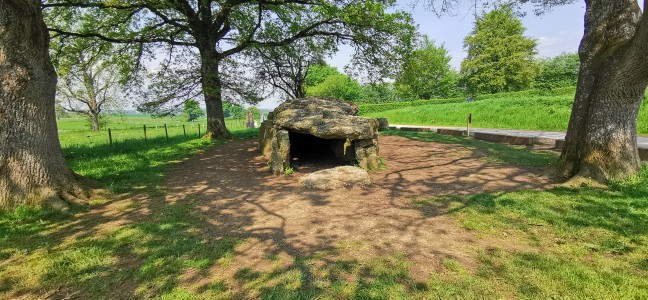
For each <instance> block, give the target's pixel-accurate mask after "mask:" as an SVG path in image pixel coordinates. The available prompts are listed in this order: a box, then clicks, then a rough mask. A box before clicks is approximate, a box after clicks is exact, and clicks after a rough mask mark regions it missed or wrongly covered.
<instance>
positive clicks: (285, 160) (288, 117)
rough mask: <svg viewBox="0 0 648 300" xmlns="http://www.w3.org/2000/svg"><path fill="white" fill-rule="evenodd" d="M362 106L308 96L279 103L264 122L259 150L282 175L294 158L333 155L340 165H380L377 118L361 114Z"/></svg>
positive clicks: (374, 166)
mask: <svg viewBox="0 0 648 300" xmlns="http://www.w3.org/2000/svg"><path fill="white" fill-rule="evenodd" d="M357 114H358V106H357V105H355V104H352V103H348V102H344V101H341V100H337V99H329V98H321V97H306V98H300V99H293V100H289V101H286V102H284V103H282V104H281V105H279V106H278V107H277V108H276V109H275V110H274V111H273V112H272V113H270V114H269V115H268V119H267V120H266V121H264V122H263V123H262V124H261V128H260V133H259V150H260V151H261V152H262V153H263V155H264V156H265V157H266V158H268V159H269V160H270V163H269V165H270V168H271V169H272V172H273V173H275V174H281V173H283V172H284V171H285V169H286V168H287V167H290V165H291V163H292V160H294V159H312V158H322V157H329V158H330V159H331V160H334V161H337V162H339V164H357V165H358V166H360V167H361V168H364V169H372V168H377V167H379V164H380V158H379V156H378V129H379V127H380V124H379V122H378V121H377V120H376V119H372V118H364V117H358V116H357Z"/></svg>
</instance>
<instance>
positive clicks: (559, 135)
mask: <svg viewBox="0 0 648 300" xmlns="http://www.w3.org/2000/svg"><path fill="white" fill-rule="evenodd" d="M389 126H390V127H396V128H401V127H410V128H430V129H432V130H436V129H455V130H466V127H445V126H417V125H400V124H390V125H389ZM476 132H482V133H490V134H502V135H509V136H519V137H537V138H541V139H552V140H564V139H565V133H564V132H556V131H536V130H513V129H487V128H471V129H470V133H471V135H472V134H473V133H476ZM637 147H638V148H641V149H648V137H646V136H642V137H639V138H638V140H637Z"/></svg>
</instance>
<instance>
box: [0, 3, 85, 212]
mask: <svg viewBox="0 0 648 300" xmlns="http://www.w3.org/2000/svg"><path fill="white" fill-rule="evenodd" d="M48 48H49V33H48V31H47V28H46V27H45V24H44V22H43V16H42V15H41V11H40V1H38V0H2V1H0V209H10V208H13V207H16V206H19V205H31V206H38V205H43V204H46V205H52V206H54V207H56V208H61V209H63V208H66V207H67V204H66V203H68V202H75V203H82V202H83V200H81V198H86V197H87V196H88V190H87V189H86V188H85V186H84V185H83V184H81V183H80V180H81V179H80V177H78V176H77V175H76V174H74V172H72V171H71V170H70V169H69V168H68V166H67V164H66V162H65V159H64V158H63V154H62V152H61V146H60V144H59V139H58V132H57V127H56V117H55V112H54V95H55V91H56V73H55V72H54V67H53V66H52V63H51V61H50V56H49V53H48Z"/></svg>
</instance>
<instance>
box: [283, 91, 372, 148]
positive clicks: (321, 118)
mask: <svg viewBox="0 0 648 300" xmlns="http://www.w3.org/2000/svg"><path fill="white" fill-rule="evenodd" d="M357 113H358V107H357V106H356V105H355V104H349V103H346V102H343V101H340V100H336V99H327V98H318V97H307V98H304V99H294V100H290V101H286V102H284V103H282V104H281V105H279V106H278V107H277V108H276V109H275V111H274V113H273V124H274V125H275V126H277V127H281V128H285V129H288V130H291V131H294V132H298V133H304V134H310V135H313V136H316V137H319V138H323V139H338V138H349V139H352V140H357V139H371V138H375V137H376V136H377V134H378V133H377V132H378V121H377V120H375V119H371V118H363V117H358V116H356V114H357Z"/></svg>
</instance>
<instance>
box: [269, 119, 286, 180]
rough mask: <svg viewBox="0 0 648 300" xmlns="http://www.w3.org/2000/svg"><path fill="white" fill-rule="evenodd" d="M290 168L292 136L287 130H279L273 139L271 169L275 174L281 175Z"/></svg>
mask: <svg viewBox="0 0 648 300" xmlns="http://www.w3.org/2000/svg"><path fill="white" fill-rule="evenodd" d="M289 166H290V135H289V134H288V131H286V130H277V131H276V132H275V135H274V137H272V154H271V155H270V169H271V170H272V172H273V173H274V174H281V173H283V172H284V170H285V169H286V168H287V167H289Z"/></svg>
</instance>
